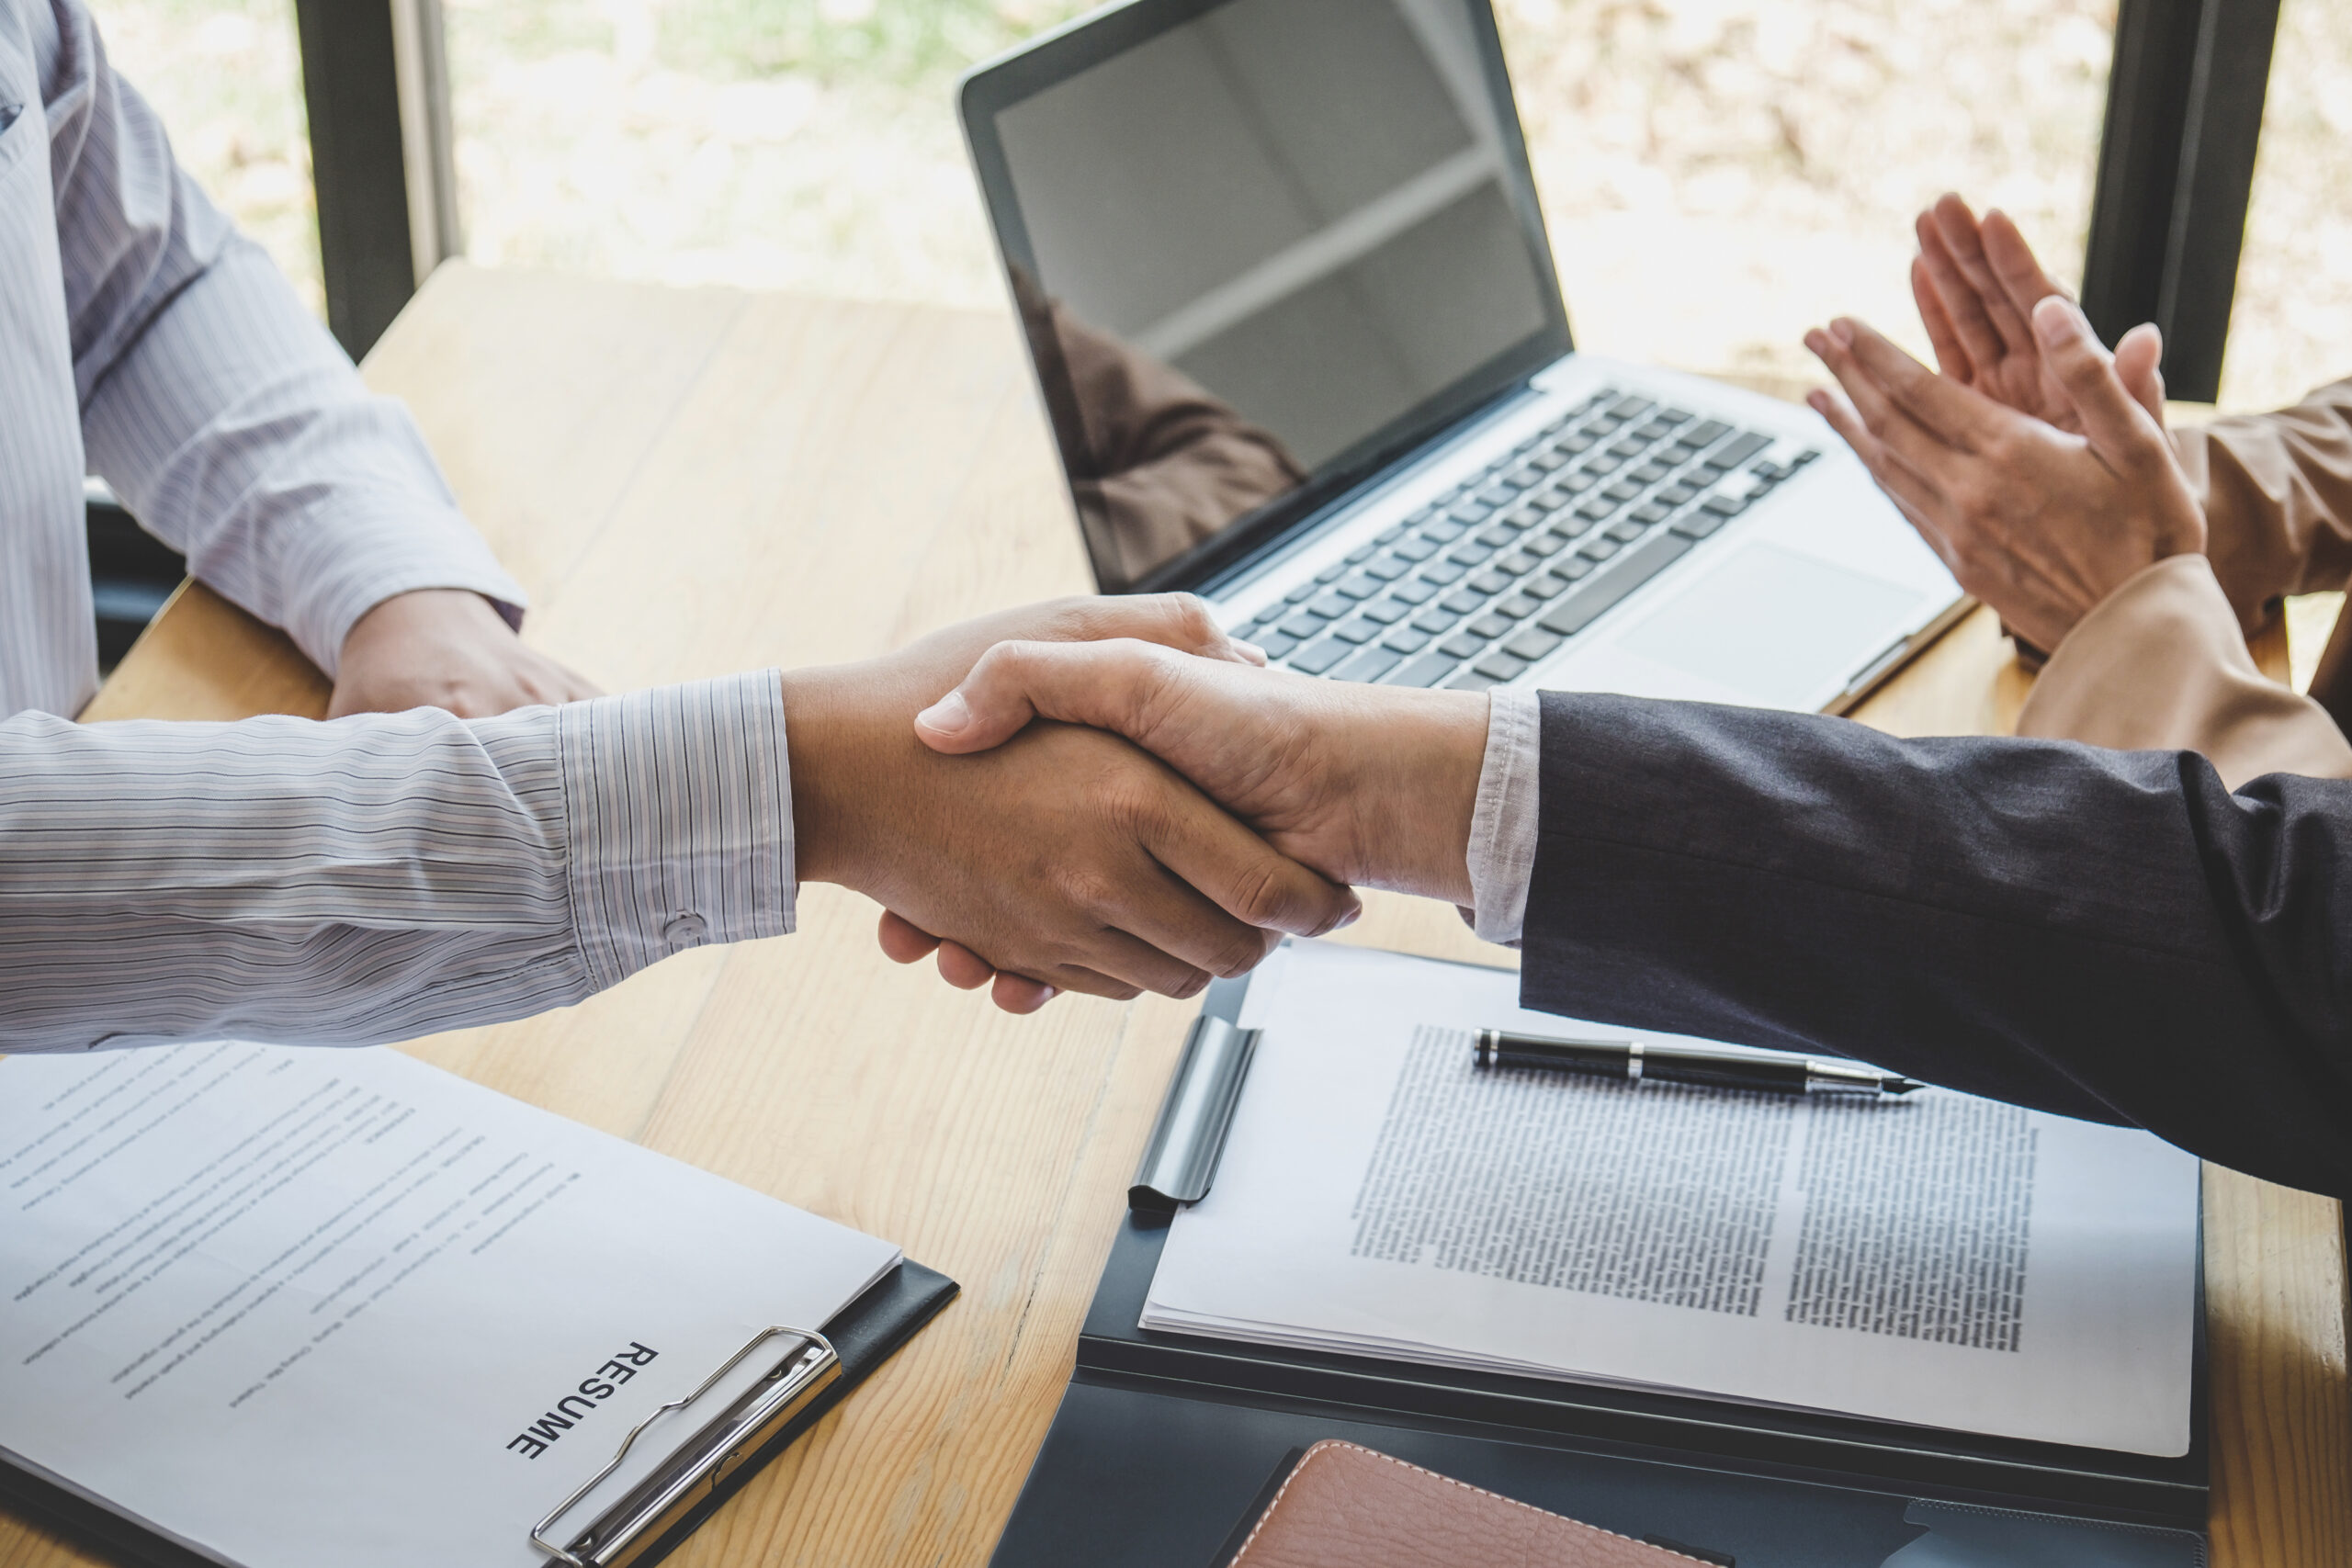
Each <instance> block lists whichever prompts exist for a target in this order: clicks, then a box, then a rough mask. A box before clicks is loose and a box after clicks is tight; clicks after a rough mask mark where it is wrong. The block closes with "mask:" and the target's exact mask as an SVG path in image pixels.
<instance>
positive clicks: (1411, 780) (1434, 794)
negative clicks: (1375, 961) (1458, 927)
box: [1339, 691, 1487, 905]
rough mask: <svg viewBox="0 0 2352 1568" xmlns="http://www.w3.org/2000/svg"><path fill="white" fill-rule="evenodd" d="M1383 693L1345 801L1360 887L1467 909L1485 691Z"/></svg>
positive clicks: (1368, 720) (1368, 707) (1373, 707)
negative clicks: (1352, 821)
mask: <svg viewBox="0 0 2352 1568" xmlns="http://www.w3.org/2000/svg"><path fill="white" fill-rule="evenodd" d="M1380 695H1381V697H1382V698H1383V699H1384V700H1382V701H1379V702H1377V703H1365V704H1363V719H1364V722H1363V739H1362V741H1361V743H1360V744H1359V745H1358V746H1356V747H1355V748H1353V749H1352V750H1354V753H1355V755H1356V756H1357V758H1358V759H1359V761H1358V764H1357V767H1356V769H1355V770H1354V771H1355V775H1356V776H1355V777H1353V778H1351V779H1350V780H1348V781H1347V782H1346V784H1344V785H1343V791H1342V793H1341V794H1340V796H1339V798H1340V799H1342V800H1345V801H1346V802H1347V803H1348V806H1349V808H1350V809H1351V811H1352V812H1353V814H1354V817H1355V834H1354V837H1355V840H1356V842H1357V844H1358V845H1359V851H1358V858H1359V866H1358V870H1357V874H1356V876H1355V877H1354V878H1353V880H1355V881H1359V882H1361V883H1363V885H1365V886H1374V887H1385V888H1390V889H1392V890H1394V891H1397V892H1401V893H1411V894H1416V895H1419V896H1420V897H1429V898H1442V899H1444V900H1445V901H1447V902H1449V903H1453V904H1462V905H1467V904H1468V903H1469V902H1470V901H1471V890H1470V871H1469V858H1470V824H1471V819H1472V818H1473V817H1474V816H1475V815H1476V811H1477V806H1478V775H1479V771H1480V769H1481V768H1482V767H1483V766H1484V764H1485V761H1486V755H1487V698H1486V697H1485V695H1484V694H1479V693H1476V692H1419V691H1417V692H1411V693H1401V692H1395V691H1382V692H1381V694H1380ZM1399 699H1402V700H1399Z"/></svg>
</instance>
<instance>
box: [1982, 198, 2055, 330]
mask: <svg viewBox="0 0 2352 1568" xmlns="http://www.w3.org/2000/svg"><path fill="white" fill-rule="evenodd" d="M1977 232H1978V236H1979V239H1980V243H1982V244H1983V246H1984V250H1985V265H1987V266H1989V267H1991V268H1992V270H1993V276H1995V277H1996V278H1998V279H1999V280H2000V283H2001V292H2002V293H2003V294H2004V295H2006V296H2007V298H2008V300H2009V302H2010V304H2011V305H2013V306H2015V307H2016V309H2017V310H2018V313H2019V314H2020V315H2023V316H2027V317H2030V316H2031V315H2032V314H2033V310H2034V307H2035V306H2037V305H2039V304H2041V302H2042V301H2043V300H2044V299H2048V298H2050V296H2052V295H2053V294H2056V295H2060V296H2062V297H2063V296H2064V295H2065V293H2066V291H2065V290H2064V289H2063V288H2059V287H2058V285H2057V283H2056V281H2055V280H2053V279H2052V277H2051V276H2050V275H2049V274H2048V273H2046V272H2044V271H2042V270H2041V261H2040V259H2039V258H2037V257H2036V256H2035V255H2034V254H2033V247H2032V246H2031V245H2029V244H2027V243H2025V235H2024V233H2023V232H2021V231H2019V230H2018V226H2017V224H2016V223H2015V222H2014V221H2012V220H2010V218H2009V215H2008V214H2007V213H2006V212H2004V211H2002V210H2001V209H1999V208H1997V207H1996V208H1994V209H1992V210H1990V211H1988V212H1986V213H1985V220H1984V221H1983V222H1982V223H1980V224H1979V225H1977Z"/></svg>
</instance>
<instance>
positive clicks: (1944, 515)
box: [785, 196, 2205, 1012]
mask: <svg viewBox="0 0 2352 1568" xmlns="http://www.w3.org/2000/svg"><path fill="white" fill-rule="evenodd" d="M1917 232H1918V238H1919V254H1918V256H1917V260H1916V261H1915V263H1914V265H1913V273H1912V283H1913V288H1914V292H1915V294H1916V297H1917V301H1918V305H1919V309H1920V313H1921V317H1922V320H1923V321H1924V323H1925V325H1926V328H1927V331H1928V337H1929V339H1930V341H1931V342H1932V344H1934V347H1935V352H1936V356H1937V359H1938V362H1939V370H1929V369H1928V367H1925V366H1923V365H1921V364H1919V363H1918V362H1917V360H1915V359H1913V358H1912V357H1911V356H1910V355H1907V354H1905V352H1904V351H1903V350H1902V349H1900V348H1899V347H1897V346H1896V345H1895V344H1894V343H1892V342H1891V341H1889V340H1888V339H1887V338H1886V337H1884V336H1883V335H1882V334H1881V333H1878V332H1876V331H1874V330H1873V329H1871V327H1870V326H1868V325H1867V324H1865V323H1862V322H1860V321H1851V320H1843V319H1841V320H1839V321H1835V322H1833V323H1832V324H1831V325H1830V326H1828V327H1826V328H1825V329H1820V330H1817V331H1815V332H1814V333H1809V334H1808V335H1807V338H1806V346H1807V347H1808V348H1810V349H1811V350H1812V351H1813V352H1814V354H1815V355H1817V356H1818V357H1819V358H1820V360H1821V361H1822V363H1823V364H1824V365H1825V366H1826V367H1828V369H1829V370H1830V372H1831V373H1832V374H1833V375H1834V376H1835V377H1836V378H1837V380H1838V384H1839V386H1840V388H1841V389H1843V393H1844V396H1843V397H1839V396H1838V395H1836V394H1833V393H1831V392H1828V391H1826V390H1824V391H1817V392H1815V394H1813V396H1812V399H1811V402H1812V404H1813V407H1814V408H1815V410H1816V411H1817V412H1820V413H1821V414H1822V415H1823V417H1824V418H1826V420H1827V421H1828V422H1829V423H1830V424H1831V425H1832V426H1833V427H1834V428H1835V429H1836V430H1837V431H1838V434H1840V435H1841V436H1843V437H1844V438H1845V440H1846V441H1847V442H1848V443H1849V445H1850V446H1852V447H1853V449H1854V450H1855V452H1856V453H1857V454H1858V455H1859V456H1860V457H1861V459H1862V461H1863V462H1864V463H1865V464H1866V465H1867V466H1868V467H1869V468H1870V470H1871V473H1872V475H1873V476H1874V477H1875V478H1876V479H1878V481H1879V483H1880V484H1881V486H1882V487H1883V489H1884V490H1885V491H1886V492H1887V494H1888V495H1889V496H1890V497H1892V498H1893V500H1894V502H1895V504H1896V505H1897V506H1898V507H1899V508H1901V510H1902V511H1903V513H1904V514H1905V516H1906V517H1907V518H1909V520H1910V521H1911V523H1912V524H1913V525H1914V526H1916V527H1917V529H1918V531H1919V533H1920V535H1921V536H1922V537H1924V538H1925V539H1926V540H1927V542H1928V545H1929V546H1930V547H1933V548H1934V549H1935V551H1936V552H1937V554H1938V555H1939V557H1941V558H1942V559H1943V560H1944V562H1945V563H1946V565H1947V566H1948V567H1949V568H1950V569H1951V571H1952V573H1953V575H1954V576H1955V577H1956V578H1958V579H1959V581H1960V582H1961V583H1962V586H1963V587H1964V588H1966V589H1967V590H1968V591H1969V592H1971V593H1973V594H1974V595H1976V596H1977V597H1978V598H1980V599H1982V600H1983V601H1985V603H1987V604H1991V605H1992V606H1993V607H1994V608H1995V609H1996V610H1997V611H1999V612H2000V614H2001V615H2002V617H2003V619H2004V620H2005V622H2006V623H2007V626H2009V627H2010V628H2011V629H2012V630H2013V631H2014V632H2015V633H2016V634H2017V635H2018V637H2019V638H2020V639H2022V640H2024V641H2026V642H2029V643H2031V644H2036V645H2039V646H2040V647H2041V649H2054V648H2056V647H2057V646H2058V645H2059V643H2061V642H2062V641H2063V640H2064V638H2065V637H2066V634H2067V633H2068V632H2069V631H2070V630H2071V629H2072V628H2073V626H2075V623H2076V622H2077V621H2079V620H2080V619H2081V618H2082V617H2083V616H2084V615H2086V614H2087V613H2088V612H2089V611H2090V610H2091V609H2092V608H2094V607H2095V606H2096V605H2098V604H2099V603H2100V602H2101V601H2103V600H2105V599H2106V598H2107V597H2108V596H2109V594H2110V593H2112V592H2114V591H2115V590H2116V589H2117V588H2119V587H2120V586H2121V585H2122V584H2123V583H2124V582H2126V581H2129V580H2130V579H2131V577H2132V576H2134V575H2135V574H2136V573H2138V572H2139V571H2141V570H2144V569H2146V568H2147V567H2149V566H2150V565H2152V564H2153V563H2154V562H2155V561H2157V560H2159V559H2161V558H2165V557H2167V556H2171V555H2175V554H2179V553H2184V552H2194V551H2197V550H2199V549H2201V548H2202V547H2203V544H2204V531H2205V523H2204V517H2203V514H2202V513H2201V512H2200V510H2199V505H2198V502H2197V499H2196V497H2195V494H2194V493H2193V491H2192V490H2191V488H2190V486H2189V484H2188V479H2186V477H2185V476H2184V474H2183V473H2182V470H2181V468H2180V465H2179V463H2178V461H2177V457H2175V454H2174V451H2173V448H2172V446H2171V445H2170V443H2169V441H2168V440H2167V438H2166V435H2165V429H2164V393H2163V382H2162V378H2161V376H2160V375H2159V373H2158V371H2157V368H2156V365H2157V359H2158V357H2159V354H2160V344H2159V342H2158V339H2157V335H2156V333H2155V329H2154V328H2153V327H2142V328H2139V329H2137V330H2135V331H2134V332H2133V333H2131V334H2129V335H2128V336H2127V337H2125V338H2124V339H2123V341H2122V342H2121V343H2120V344H2119V345H2118V348H2117V350H2116V352H2115V353H2114V354H2112V355H2110V354H2109V352H2108V351H2107V350H2106V349H2105V348H2103V347H2102V346H2101V345H2100V344H2099V343H2098V339H2097V338H2096V337H2095V336H2094V335H2093V334H2092V333H2091V331H2090V328H2089V325H2088V323H2087V321H2085V319H2084V317H2083V315H2082V312H2081V311H2080V310H2079V309H2077V308H2076V307H2075V304H2074V303H2073V302H2072V300H2071V299H2068V298H2067V297H2066V295H2065V294H2064V291H2063V290H2061V289H2060V288H2058V286H2057V285H2056V284H2054V283H2052V281H2051V280H2050V278H2049V277H2048V276H2047V275H2046V274H2045V273H2044V272H2043V270H2042V269H2041V265H2039V264H2038V263H2037V262H2036V260H2035V259H2034V256H2033V254H2032V252H2031V251H2030V248H2029V247H2028V246H2027V244H2026V243H2025V241H2024V239H2023V237H2022V236H2021V235H2020V234H2019V233H2018V230H2017V229H2016V227H2015V225H2014V224H2012V223H2011V222H2009V221H2008V220H2007V219H2006V218H2004V217H2003V216H2001V215H2000V214H1998V213H1992V214H1988V215H1987V216H1986V217H1985V219H1983V220H1979V219H1978V218H1977V217H1976V216H1975V214H1973V212H1972V211H1971V210H1970V209H1969V208H1968V207H1967V205H1966V204H1965V203H1964V202H1962V200H1961V199H1960V198H1959V197H1956V196H1955V197H1944V198H1943V199H1942V200H1941V201H1940V202H1939V203H1938V204H1937V205H1936V207H1935V208H1934V209H1932V210H1930V211H1928V212H1925V213H1922V214H1921V215H1920V217H1919V220H1918V226H1917ZM1263 662H1264V660H1263V659H1262V657H1261V656H1260V655H1259V654H1258V652H1257V650H1256V649H1252V648H1250V647H1249V646H1248V645H1246V644H1242V643H1238V642H1235V641H1233V640H1231V639H1229V638H1227V637H1226V636H1225V635H1224V634H1223V633H1222V632H1220V631H1219V630H1218V628H1217V627H1216V625H1215V624H1214V622H1212V621H1211V620H1210V619H1209V617H1208V615H1207V614H1206V611H1205V609H1204V606H1202V605H1201V604H1199V603H1198V602H1197V601H1195V600H1193V599H1190V598H1189V597H1187V596H1184V595H1167V596H1160V597H1156V598H1138V599H1126V600H1107V601H1072V602H1069V603H1067V604H1053V605H1046V606H1041V607H1038V608H1035V609H1032V610H1025V611H1020V612H1014V613H1012V614H1011V615H1004V616H1000V617H996V618H994V619H991V620H984V621H979V622H974V623H969V624H967V625H965V626H958V627H955V628H952V629H950V630H949V631H946V632H944V633H941V634H939V635H938V636H936V637H933V638H931V639H928V640H927V641H925V642H923V643H921V644H918V645H916V646H915V647H913V648H910V649H907V650H905V651H903V652H902V653H899V654H897V655H893V656H891V657H890V658H888V659H885V660H878V661H876V662H875V663H874V664H871V665H866V666H860V667H855V668H854V669H849V670H841V671H808V672H802V673H797V674H792V675H787V676H786V678H785V684H786V690H785V702H786V716H787V731H788V733H789V735H790V736H791V738H792V750H793V752H794V768H793V773H794V777H795V803H796V818H797V821H796V830H797V838H798V843H799V850H798V853H799V856H800V862H801V864H800V872H801V874H802V876H803V877H804V878H807V879H809V880H815V881H839V882H844V883H847V884H850V885H851V886H857V887H859V888H860V889H861V890H863V891H865V892H867V893H869V894H870V895H872V896H873V897H876V898H877V899H878V900H879V901H880V902H881V903H882V904H883V905H884V906H885V908H886V910H887V911H888V912H887V913H886V914H885V915H884V917H883V919H882V928H881V942H882V946H883V948H884V950H885V951H886V952H888V953H889V954H890V956H892V957H893V958H895V959H898V960H899V961H900V962H908V963H910V962H914V961H917V960H919V959H922V958H923V957H925V956H929V955H933V954H934V953H935V954H936V958H937V963H938V965H939V970H940V973H941V974H942V976H944V977H945V978H946V979H947V980H948V981H949V982H950V983H952V984H955V985H957V986H960V987H979V986H984V985H985V986H992V987H993V994H994V998H995V1000H996V1002H997V1004H998V1005H999V1006H1001V1007H1003V1008H1005V1009H1007V1010H1011V1011H1015V1012H1027V1011H1031V1010H1035V1009H1036V1008H1038V1007H1041V1006H1043V1005H1044V1003H1045V1002H1046V1001H1047V1000H1048V999H1050V998H1052V997H1053V995H1054V994H1055V993H1056V991H1057V990H1062V989H1069V990H1078V991H1085V992H1091V993H1093V994H1097V995H1106V996H1117V997H1125V996H1132V995H1134V994H1135V993H1136V991H1138V990H1142V989H1149V990H1155V991H1159V992H1163V993H1167V994H1170V995H1177V996H1185V995H1190V994H1192V993H1193V991H1195V990H1197V989H1199V988H1200V987H1203V986H1204V985H1205V984H1206V983H1207V981H1208V979H1209V978H1210V977H1211V976H1222V975H1232V974H1237V973H1239V972H1241V971H1244V970H1246V969H1248V968H1249V967H1250V966H1251V965H1253V964H1256V963H1257V962H1258V961H1259V960H1260V959H1261V958H1262V957H1263V956H1264V955H1265V953H1267V952H1269V951H1271V949H1272V945H1273V943H1274V942H1276V941H1278V940H1279V937H1280V935H1281V934H1282V933H1284V932H1289V933H1295V934H1299V935H1319V934H1322V933H1324V932H1327V931H1331V930H1334V929H1336V928H1338V927H1340V926H1341V925H1344V924H1346V923H1347V922H1348V921H1350V920H1351V919H1354V917H1355V914H1356V913H1357V909H1358V905H1357V903H1356V900H1355V897H1354V896H1353V894H1352V893H1351V891H1350V888H1351V886H1375V887H1385V888H1391V889H1396V890H1399V891H1403V892H1407V893H1414V894H1420V895H1425V896H1428V897H1438V898H1444V899H1448V900H1451V901H1453V902H1454V903H1456V904H1461V905H1468V904H1469V903H1471V901H1472V886H1471V872H1470V869H1469V861H1470V844H1471V839H1472V830H1473V820H1474V817H1475V816H1476V810H1477V803H1478V797H1479V786H1480V777H1481V773H1482V769H1484V768H1486V767H1487V750H1488V720H1489V703H1488V699H1487V697H1486V696H1484V695H1480V694H1468V693H1457V692H1429V691H1419V690H1408V689H1399V688H1391V687H1372V686H1360V685H1352V684H1341V683H1338V682H1327V681H1317V680H1311V679H1308V678H1306V677H1305V676H1300V675H1295V674H1291V673H1287V672H1283V671H1269V670H1266V669H1263V668H1261V666H1262V664H1263ZM1114 737H1115V738H1117V739H1114ZM842 749H847V750H850V751H853V752H854V753H855V754H856V755H857V756H858V757H859V759H860V765H854V766H843V765H842V762H841V761H840V754H841V750H842ZM804 750H805V752H806V753H807V754H808V755H809V758H810V760H811V761H815V760H816V759H817V758H818V757H819V756H820V755H822V756H823V757H824V761H823V763H822V764H821V765H815V766H807V767H804V766H803V765H802V758H803V754H804ZM885 776H887V777H888V778H890V779H891V780H892V783H893V787H892V788H891V789H889V790H887V791H877V790H875V789H872V788H870V787H868V785H867V784H866V783H865V781H868V780H871V779H875V778H877V777H885ZM901 795H908V796H910V798H911V801H912V805H911V807H910V804H909V801H908V800H905V799H901V798H899V797H900V796H901ZM918 823H920V824H921V828H920V829H918V828H917V826H916V825H917V824H918ZM1008 828H1010V829H1012V831H1010V832H1007V831H1004V829H1008ZM948 837H953V838H955V839H956V840H957V841H958V842H959V844H960V847H961V850H962V853H960V854H957V855H955V856H943V855H941V854H940V853H938V852H937V845H938V844H939V843H941V842H944V841H945V840H946V838H948Z"/></svg>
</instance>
